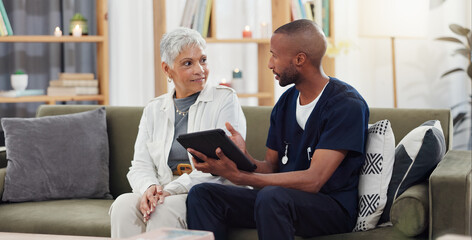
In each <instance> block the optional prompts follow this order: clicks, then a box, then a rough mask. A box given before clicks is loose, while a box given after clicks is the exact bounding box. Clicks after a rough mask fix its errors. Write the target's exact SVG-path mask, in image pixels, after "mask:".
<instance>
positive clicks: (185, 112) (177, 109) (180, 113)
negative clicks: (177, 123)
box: [172, 98, 190, 117]
mask: <svg viewBox="0 0 472 240" xmlns="http://www.w3.org/2000/svg"><path fill="white" fill-rule="evenodd" d="M172 101H174V106H175V112H176V113H178V114H179V115H180V116H183V117H185V115H187V113H188V110H187V111H180V110H179V108H178V107H177V104H176V103H175V98H172ZM189 109H190V108H189Z"/></svg>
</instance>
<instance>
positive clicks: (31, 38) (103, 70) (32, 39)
mask: <svg viewBox="0 0 472 240" xmlns="http://www.w3.org/2000/svg"><path fill="white" fill-rule="evenodd" d="M107 1H108V0H96V2H95V3H96V17H97V35H84V36H81V37H73V36H61V37H55V36H52V35H50V36H49V35H13V36H4V37H0V44H1V43H19V42H24V43H95V44H97V76H96V77H97V79H98V87H99V93H100V94H98V95H79V96H46V95H42V96H25V97H0V103H19V102H45V103H47V104H56V102H59V101H98V103H99V104H102V105H108V104H109V57H108V51H109V50H108V19H107V11H108V10H107V9H108V3H107Z"/></svg>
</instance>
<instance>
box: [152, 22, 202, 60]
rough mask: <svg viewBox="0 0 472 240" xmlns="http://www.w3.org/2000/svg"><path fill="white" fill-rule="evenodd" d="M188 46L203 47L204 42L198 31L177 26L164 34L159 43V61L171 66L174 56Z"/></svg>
mask: <svg viewBox="0 0 472 240" xmlns="http://www.w3.org/2000/svg"><path fill="white" fill-rule="evenodd" d="M188 46H198V47H201V48H202V49H205V48H206V42H205V39H203V37H202V35H201V34H200V33H199V32H197V31H195V30H193V29H190V28H185V27H179V28H177V29H175V30H172V31H170V32H168V33H166V34H164V36H162V40H161V44H160V49H161V61H163V62H165V63H167V64H168V65H169V66H170V67H173V65H174V61H175V58H176V57H177V56H178V55H179V54H180V53H181V52H182V50H183V49H184V48H185V47H188Z"/></svg>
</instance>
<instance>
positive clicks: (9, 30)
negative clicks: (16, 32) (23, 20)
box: [0, 0, 13, 35]
mask: <svg viewBox="0 0 472 240" xmlns="http://www.w3.org/2000/svg"><path fill="white" fill-rule="evenodd" d="M0 15H2V16H1V18H2V20H3V22H4V24H5V28H6V31H7V35H13V29H12V28H11V24H10V20H8V15H7V11H6V10H5V6H4V5H3V0H0Z"/></svg>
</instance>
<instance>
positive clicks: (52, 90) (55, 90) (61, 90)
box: [48, 86, 98, 96]
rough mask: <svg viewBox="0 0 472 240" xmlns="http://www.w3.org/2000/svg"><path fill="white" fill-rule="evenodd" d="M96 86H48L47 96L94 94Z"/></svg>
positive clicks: (96, 90)
mask: <svg viewBox="0 0 472 240" xmlns="http://www.w3.org/2000/svg"><path fill="white" fill-rule="evenodd" d="M96 94H98V87H53V86H50V87H48V96H77V95H96Z"/></svg>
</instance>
